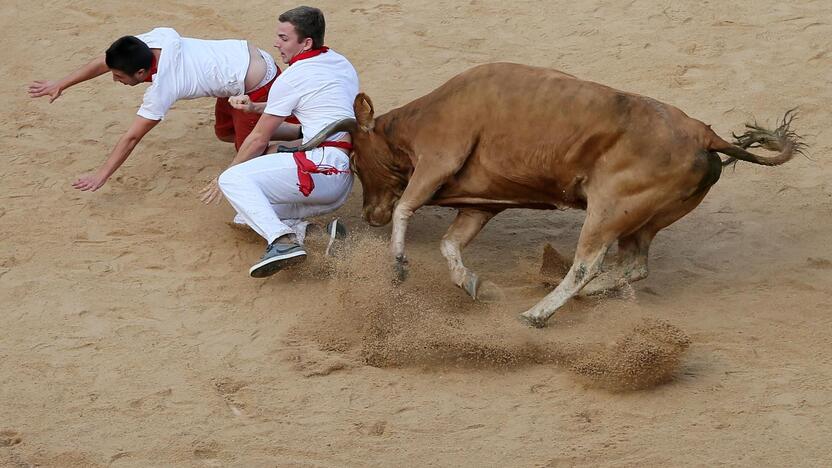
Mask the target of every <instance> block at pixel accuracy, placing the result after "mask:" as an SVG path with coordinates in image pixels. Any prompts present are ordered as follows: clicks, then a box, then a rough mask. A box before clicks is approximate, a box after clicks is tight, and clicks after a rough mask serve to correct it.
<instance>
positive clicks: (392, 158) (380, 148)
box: [281, 93, 412, 226]
mask: <svg viewBox="0 0 832 468" xmlns="http://www.w3.org/2000/svg"><path fill="white" fill-rule="evenodd" d="M354 109H355V116H356V118H355V119H343V120H339V121H336V122H333V123H331V124H330V125H328V126H327V127H326V128H324V129H323V130H321V132H320V133H318V134H317V135H315V136H314V137H312V138H311V139H309V141H308V142H306V143H305V144H303V145H301V146H300V147H299V148H297V151H308V150H310V149H312V148H315V147H317V146H318V145H320V144H321V143H322V142H323V141H325V140H326V139H327V138H329V137H330V136H331V135H333V134H335V133H338V132H343V131H347V132H350V135H351V136H352V144H353V152H352V154H351V156H350V160H351V161H350V162H351V168H352V170H353V172H354V173H355V174H356V175H358V179H359V180H360V181H361V186H362V188H363V191H364V219H365V220H366V221H367V222H368V223H370V225H372V226H383V225H385V224H387V223H389V222H390V218H391V217H392V216H393V208H394V206H395V204H396V202H397V201H398V200H399V197H401V195H402V192H403V191H404V188H405V186H407V180H408V178H409V176H410V173H411V172H412V165H411V163H410V160H409V158H407V157H398V158H397V157H396V155H395V154H394V152H393V151H392V150H391V145H390V141H388V138H387V136H386V135H385V134H384V133H383V131H382V129H378V128H376V125H375V123H376V119H374V118H373V102H372V101H371V100H370V98H369V97H368V96H367V95H366V94H364V93H359V94H358V96H356V97H355V103H354ZM282 150H283V149H281V151H282Z"/></svg>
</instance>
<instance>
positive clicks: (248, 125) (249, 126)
mask: <svg viewBox="0 0 832 468" xmlns="http://www.w3.org/2000/svg"><path fill="white" fill-rule="evenodd" d="M229 107H230V106H229ZM260 115H262V114H256V113H253V112H244V111H241V110H239V109H234V108H233V107H232V108H231V111H230V116H231V120H232V122H233V125H234V147H235V148H236V149H237V150H239V149H240V146H242V145H243V142H244V141H246V138H247V137H248V136H249V134H251V131H252V130H254V126H255V125H257V121H258V120H260Z"/></svg>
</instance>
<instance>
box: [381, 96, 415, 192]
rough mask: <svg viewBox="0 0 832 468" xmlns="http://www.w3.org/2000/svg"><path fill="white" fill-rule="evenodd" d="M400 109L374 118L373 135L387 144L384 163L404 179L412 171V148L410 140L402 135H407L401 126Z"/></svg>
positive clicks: (408, 176)
mask: <svg viewBox="0 0 832 468" xmlns="http://www.w3.org/2000/svg"><path fill="white" fill-rule="evenodd" d="M399 111H400V109H394V110H392V111H390V112H388V113H386V114H384V115H382V116H380V117H379V118H378V119H376V123H375V127H374V128H373V133H374V137H375V138H377V139H378V141H379V142H383V144H384V145H386V146H387V149H388V151H385V152H384V153H385V161H383V163H384V165H385V166H387V167H388V168H389V169H390V170H392V171H394V172H396V173H397V174H400V175H402V176H403V177H404V178H405V180H406V179H408V178H410V174H411V173H412V172H413V157H414V153H413V148H412V147H411V145H410V141H409V140H407V139H406V138H402V136H406V135H408V131H407V129H404V128H401V127H402V125H401V123H402V121H403V120H402V119H401V118H399V117H401V116H399V115H398V114H399Z"/></svg>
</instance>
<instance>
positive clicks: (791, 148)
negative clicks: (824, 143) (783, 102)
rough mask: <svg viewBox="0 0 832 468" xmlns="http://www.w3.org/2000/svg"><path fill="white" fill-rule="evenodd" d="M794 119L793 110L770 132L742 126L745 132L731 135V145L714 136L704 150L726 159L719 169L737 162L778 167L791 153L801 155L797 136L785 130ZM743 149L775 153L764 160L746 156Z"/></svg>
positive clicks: (804, 146) (799, 141) (802, 145)
mask: <svg viewBox="0 0 832 468" xmlns="http://www.w3.org/2000/svg"><path fill="white" fill-rule="evenodd" d="M794 117H795V110H794V109H792V110H790V111H788V112H786V115H784V116H783V120H782V121H781V122H780V125H779V126H778V127H777V129H776V130H773V131H772V130H767V129H765V128H763V127H760V126H758V125H757V124H756V123H755V124H746V125H745V127H746V128H747V131H746V132H745V133H743V134H742V135H737V134H734V135H733V136H734V140H735V142H734V144H731V143H728V142H727V141H725V140H723V139H722V138H720V137H719V136H718V135H717V134H716V133H714V134H713V137H712V140H711V143H710V145H709V148H708V149H709V150H711V151H716V152H718V153H722V154H725V155H727V156H729V157H728V159H726V160H725V161H723V162H722V165H723V166H727V165H728V164H731V163H734V162H736V161H737V160H738V159H739V160H741V161H747V162H750V163H754V164H762V165H764V166H779V165H780V164H783V163H785V162H787V161H788V160H790V159H792V158H793V157H794V155H795V154H797V153H800V154H803V150H804V149H805V148H806V144H805V143H803V142H802V141H801V138H800V136H799V135H798V134H797V133H795V132H794V131H793V130H791V129H790V128H789V126H790V125H791V123H792V120H794ZM746 148H765V149H767V150H769V151H777V152H779V154H778V155H777V156H773V157H769V158H767V157H762V156H757V155H756V154H753V153H750V152H748V151H746Z"/></svg>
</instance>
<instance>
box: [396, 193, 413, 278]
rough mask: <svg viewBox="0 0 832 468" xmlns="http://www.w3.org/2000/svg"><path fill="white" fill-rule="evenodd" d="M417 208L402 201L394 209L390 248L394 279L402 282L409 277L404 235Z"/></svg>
mask: <svg viewBox="0 0 832 468" xmlns="http://www.w3.org/2000/svg"><path fill="white" fill-rule="evenodd" d="M414 211H415V210H413V209H410V208H409V207H408V206H407V205H403V204H402V202H401V201H400V202H399V204H398V205H396V209H395V210H394V211H393V232H392V235H391V236H390V237H391V239H390V249H391V252H392V254H393V260H394V262H395V263H394V264H393V281H394V282H396V283H401V282H403V281H404V280H405V279H407V257H405V255H404V237H405V234H406V233H407V223H408V222H409V221H410V217H411V216H413V212H414Z"/></svg>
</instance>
